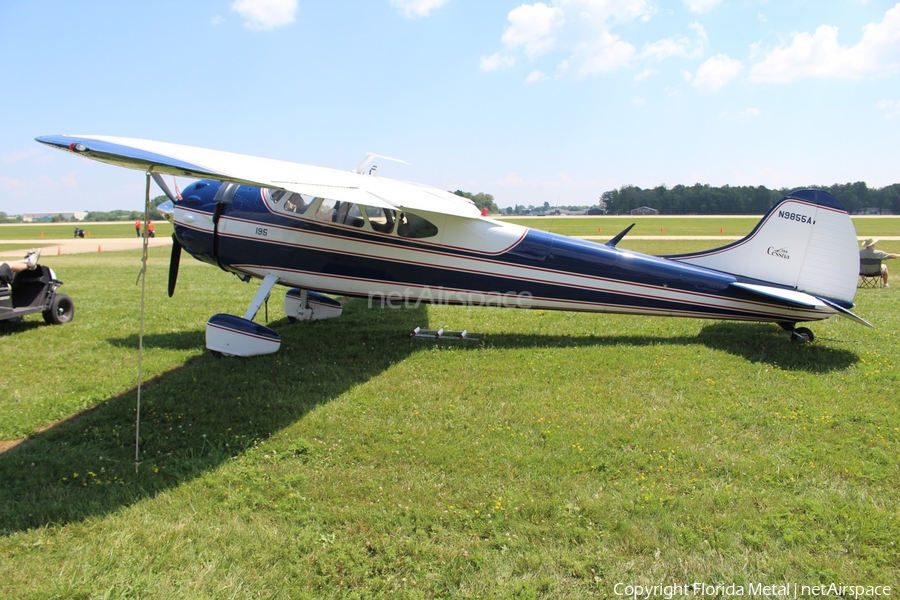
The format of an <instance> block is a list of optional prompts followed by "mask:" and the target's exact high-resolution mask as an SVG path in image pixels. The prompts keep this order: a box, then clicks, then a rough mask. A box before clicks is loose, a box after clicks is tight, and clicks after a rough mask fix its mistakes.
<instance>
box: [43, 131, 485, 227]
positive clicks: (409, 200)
mask: <svg viewBox="0 0 900 600" xmlns="http://www.w3.org/2000/svg"><path fill="white" fill-rule="evenodd" d="M36 139H37V141H38V142H40V143H42V144H46V145H48V146H52V147H54V148H58V149H60V150H66V151H69V152H73V153H76V154H80V155H82V156H85V157H87V158H92V159H94V160H98V161H101V162H106V163H110V164H113V165H117V166H121V167H127V168H131V169H138V170H141V171H152V172H156V173H163V174H167V175H179V176H186V177H197V178H206V179H217V180H220V181H229V182H236V183H242V184H246V185H253V186H259V187H265V188H272V189H282V190H286V191H289V192H294V193H298V194H306V195H309V196H315V197H321V198H330V199H332V200H340V201H344V202H351V203H356V204H363V205H367V206H377V207H380V208H388V209H396V210H401V211H403V210H410V211H412V212H418V211H424V212H431V213H440V214H447V215H453V216H457V217H467V218H473V219H474V218H478V217H480V216H481V213H480V211H479V210H478V208H477V207H476V206H475V204H474V203H472V202H471V201H470V200H468V199H466V198H462V197H460V196H457V195H455V194H451V193H450V192H445V191H443V190H439V189H437V188H432V187H428V186H424V185H419V184H411V183H405V182H401V181H396V180H392V179H386V178H383V177H372V176H369V175H362V174H359V173H354V172H351V171H340V170H337V169H328V168H325V167H315V166H311V165H303V164H299V163H292V162H287V161H282V160H275V159H270V158H261V157H258V156H248V155H244V154H234V153H231V152H222V151H220V150H209V149H206V148H197V147H194V146H182V145H180V144H169V143H166V142H155V141H151V140H141V139H133V138H120V137H107V136H90V135H50V136H43V137H39V138H36Z"/></svg>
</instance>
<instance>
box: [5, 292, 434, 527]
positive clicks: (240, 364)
mask: <svg viewBox="0 0 900 600" xmlns="http://www.w3.org/2000/svg"><path fill="white" fill-rule="evenodd" d="M427 322H428V315H427V311H426V309H425V307H424V306H422V307H420V308H417V309H411V310H403V311H379V310H366V308H365V304H364V303H361V302H351V303H348V304H347V305H346V308H345V311H344V316H343V317H341V318H340V319H337V320H334V321H319V322H312V323H299V324H295V325H288V324H287V321H286V320H284V321H279V322H278V323H275V324H274V326H275V327H276V328H277V329H278V330H279V333H280V335H281V337H282V345H281V350H280V351H279V352H278V353H277V354H270V355H266V356H257V357H252V358H241V359H237V358H214V357H213V356H212V355H210V354H208V353H206V354H204V355H202V356H200V357H197V358H194V359H191V360H189V361H187V363H186V364H185V365H184V366H182V367H179V368H177V369H175V370H173V371H170V372H168V373H166V374H164V375H162V376H160V377H158V378H156V379H155V380H152V381H149V382H146V383H144V384H143V385H142V391H141V425H140V438H141V443H140V450H141V452H140V467H139V468H138V469H137V472H135V471H136V469H135V463H134V458H135V456H134V442H135V406H136V391H135V390H129V391H128V392H126V393H123V394H120V395H118V396H115V397H112V398H109V399H108V400H106V401H104V402H101V403H99V404H98V405H97V406H96V407H95V408H93V409H90V410H87V411H85V412H83V413H80V414H78V415H75V416H74V417H72V418H70V419H68V420H66V421H63V422H61V423H58V424H56V425H54V426H52V427H50V428H49V429H46V430H44V431H41V432H40V433H37V434H35V435H34V436H32V437H31V438H29V439H28V440H26V441H25V442H23V443H22V444H20V445H19V446H17V447H15V448H12V449H10V450H8V451H6V452H3V453H0V481H2V482H3V483H2V486H0V535H8V534H10V533H12V532H15V531H22V530H26V529H29V528H33V527H41V526H46V525H50V524H65V523H70V522H77V521H81V520H83V519H86V518H90V517H92V516H98V515H105V514H107V513H110V512H113V511H115V510H118V509H120V508H121V507H123V506H128V505H131V504H133V503H135V502H138V501H140V500H142V499H144V498H148V497H153V496H155V495H156V494H158V493H160V492H163V491H165V490H167V489H170V488H172V487H176V486H178V485H180V484H181V483H184V482H186V481H190V480H192V479H194V478H196V477H198V476H200V475H202V474H203V473H204V472H207V471H209V470H211V469H215V468H216V467H217V466H219V465H220V464H222V463H223V462H225V461H227V460H228V459H230V458H232V457H235V456H238V455H240V454H241V453H243V452H244V451H245V450H246V449H247V448H249V447H251V446H253V445H254V444H256V443H259V442H260V441H262V440H265V439H267V438H269V437H271V436H272V435H273V434H274V433H276V432H277V431H280V430H282V429H284V428H285V427H287V426H289V425H290V424H292V423H294V422H296V421H297V420H299V419H301V418H302V417H303V416H304V415H305V414H306V413H308V412H309V411H310V410H312V409H314V408H315V407H316V406H319V405H322V404H325V403H327V402H330V401H331V400H334V399H335V398H337V397H339V396H340V395H341V394H343V393H344V392H346V391H347V390H349V389H350V388H352V387H354V386H356V385H359V384H361V383H365V382H366V381H368V380H370V379H371V378H373V377H375V376H377V375H378V374H379V373H382V372H383V371H385V370H387V369H389V368H390V367H391V365H393V364H395V363H398V362H400V361H402V360H404V359H405V358H407V357H408V356H409V355H411V354H412V353H414V352H417V351H419V350H420V347H419V346H417V345H416V344H411V343H409V340H408V338H407V337H406V334H407V332H409V331H412V330H413V329H414V328H415V327H416V326H427ZM197 335H200V336H201V339H202V332H201V333H199V334H198V333H196V332H193V333H190V334H182V333H174V334H165V335H152V336H146V337H145V339H144V342H145V346H146V347H147V348H152V347H154V346H158V347H167V348H173V347H174V348H182V347H196V346H197ZM111 343H115V344H122V345H126V344H127V345H130V346H131V347H134V346H135V345H136V344H137V339H136V336H129V338H127V339H122V340H111ZM201 343H202V342H201ZM122 368H126V367H122Z"/></svg>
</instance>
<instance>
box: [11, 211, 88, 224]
mask: <svg viewBox="0 0 900 600" xmlns="http://www.w3.org/2000/svg"><path fill="white" fill-rule="evenodd" d="M60 216H61V217H62V218H63V219H65V220H66V221H84V218H85V217H86V216H87V211H83V212H54V213H25V214H23V215H22V222H23V223H34V222H38V223H41V222H46V223H49V222H50V221H52V220H53V218H54V217H60Z"/></svg>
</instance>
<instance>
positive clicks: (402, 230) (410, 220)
mask: <svg viewBox="0 0 900 600" xmlns="http://www.w3.org/2000/svg"><path fill="white" fill-rule="evenodd" d="M437 233H438V228H437V226H436V225H435V224H434V223H432V222H431V221H429V220H427V219H423V218H422V217H420V216H418V215H413V214H410V213H402V214H401V215H400V224H399V225H398V226H397V235H399V236H400V237H408V238H429V237H434V236H436V235H437Z"/></svg>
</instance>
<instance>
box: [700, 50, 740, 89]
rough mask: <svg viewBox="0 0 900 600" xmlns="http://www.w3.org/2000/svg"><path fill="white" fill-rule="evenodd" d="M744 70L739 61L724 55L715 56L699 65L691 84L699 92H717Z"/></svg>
mask: <svg viewBox="0 0 900 600" xmlns="http://www.w3.org/2000/svg"><path fill="white" fill-rule="evenodd" d="M743 68H744V65H743V63H742V62H741V61H739V60H734V59H733V58H728V56H727V55H725V54H716V55H715V56H712V57H710V58H708V59H706V61H705V62H704V63H703V64H702V65H700V68H699V69H697V73H696V74H695V75H694V76H693V77H691V82H692V83H693V84H694V87H696V88H697V89H698V90H700V91H701V92H718V91H719V90H720V89H722V88H723V87H724V86H726V85H727V84H728V83H729V82H731V80H732V79H734V78H735V77H737V75H738V73H740V72H741V70H742V69H743Z"/></svg>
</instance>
